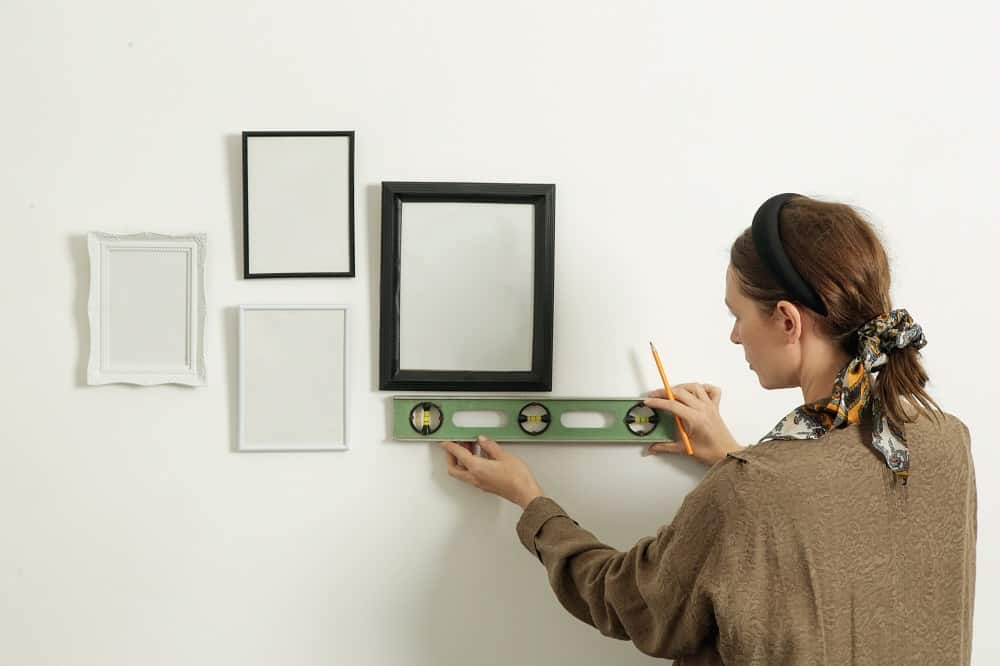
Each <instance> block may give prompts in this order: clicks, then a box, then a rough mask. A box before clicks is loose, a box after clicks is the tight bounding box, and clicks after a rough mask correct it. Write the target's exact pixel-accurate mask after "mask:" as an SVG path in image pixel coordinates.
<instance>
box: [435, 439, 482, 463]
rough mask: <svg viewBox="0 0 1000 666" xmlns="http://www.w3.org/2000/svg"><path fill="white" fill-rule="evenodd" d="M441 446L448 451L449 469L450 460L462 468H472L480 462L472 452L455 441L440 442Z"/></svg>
mask: <svg viewBox="0 0 1000 666" xmlns="http://www.w3.org/2000/svg"><path fill="white" fill-rule="evenodd" d="M441 447H442V448H443V449H444V450H445V451H447V452H448V455H449V458H448V466H449V469H450V468H451V465H452V461H454V462H455V464H456V465H457V466H459V467H461V468H463V469H472V468H473V467H474V466H475V465H477V464H479V462H480V460H479V458H478V457H477V456H476V455H475V454H474V453H472V452H471V451H469V449H467V448H465V447H464V446H463V445H461V444H458V443H456V442H441Z"/></svg>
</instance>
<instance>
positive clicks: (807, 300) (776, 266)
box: [752, 192, 826, 316]
mask: <svg viewBox="0 0 1000 666" xmlns="http://www.w3.org/2000/svg"><path fill="white" fill-rule="evenodd" d="M800 196H802V195H801V194H793V193H791V192H786V193H785V194H776V195H774V196H773V197H771V198H770V199H768V200H767V201H765V202H764V203H762V204H761V205H760V208H758V209H757V213H756V214H755V215H754V216H753V227H752V233H753V243H754V245H755V246H756V248H757V254H759V255H760V258H761V259H762V260H763V262H764V265H766V266H767V267H768V268H769V269H770V270H771V274H772V275H774V277H775V278H777V280H778V282H779V283H781V285H782V286H783V287H784V288H785V289H787V290H788V292H789V293H790V294H791V295H792V297H793V298H795V300H797V301H799V302H801V303H803V304H805V305H807V306H809V307H810V308H811V309H813V310H815V311H816V312H818V313H819V314H821V315H824V316H825V315H826V306H825V305H823V301H822V300H820V298H819V295H817V294H816V291H815V290H814V289H813V288H812V287H811V286H809V284H808V283H807V282H806V281H805V280H804V279H802V276H801V275H799V273H798V271H796V270H795V267H794V266H792V262H791V261H789V259H788V255H787V254H785V248H784V246H783V245H782V243H781V233H780V232H779V230H778V216H779V215H780V214H781V207H782V206H784V205H785V204H786V203H788V202H789V201H791V200H792V199H796V198H798V197H800Z"/></svg>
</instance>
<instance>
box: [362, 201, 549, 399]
mask: <svg viewBox="0 0 1000 666" xmlns="http://www.w3.org/2000/svg"><path fill="white" fill-rule="evenodd" d="M411 201H412V202H453V203H462V202H476V203H500V204H506V203H511V204H525V203H528V204H532V205H533V206H534V215H533V218H534V219H533V241H534V252H533V266H534V275H533V297H532V311H533V316H532V339H531V369H530V370H527V371H506V370H502V371H493V370H468V371H465V370H454V369H450V370H414V369H400V278H401V268H400V260H401V257H402V248H401V245H400V239H401V225H402V224H404V223H405V221H404V220H403V219H402V208H403V206H402V205H403V203H405V202H411ZM381 250H382V255H381V283H380V295H381V304H380V325H379V331H380V342H379V352H380V353H379V389H380V390H396V389H398V390H421V391H422V390H427V391H551V390H552V329H553V294H554V278H555V185H554V184H541V183H472V182H456V183H448V182H412V181H383V182H382V238H381ZM443 260H444V261H447V258H446V257H445V258H443ZM428 297H429V298H433V295H428ZM455 314H456V317H455V325H457V326H461V317H462V313H461V311H460V309H459V310H457V311H456V313H455Z"/></svg>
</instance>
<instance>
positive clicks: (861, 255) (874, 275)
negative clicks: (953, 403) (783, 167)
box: [726, 197, 936, 425]
mask: <svg viewBox="0 0 1000 666" xmlns="http://www.w3.org/2000/svg"><path fill="white" fill-rule="evenodd" d="M778 225H779V231H780V235H781V244H782V246H783V248H784V251H785V254H786V255H787V256H788V258H789V260H790V261H791V263H792V265H793V267H794V268H795V270H796V271H797V272H798V273H799V275H801V277H802V278H803V279H804V280H805V281H806V282H807V283H808V284H809V285H811V286H812V288H813V289H814V290H815V292H816V294H817V295H818V296H819V298H820V300H821V301H822V302H823V305H825V306H826V310H827V314H826V315H821V314H819V313H817V312H815V311H813V310H811V309H810V308H808V307H807V306H805V305H803V304H802V303H800V302H798V301H797V300H795V299H794V297H792V296H791V295H790V294H789V292H788V291H787V290H786V289H785V288H784V287H783V286H782V285H781V284H780V283H779V282H778V280H777V279H776V278H775V276H774V275H773V274H772V273H771V271H770V269H769V268H768V266H766V265H765V264H764V262H763V261H762V259H761V257H760V255H759V254H758V252H757V249H756V247H755V244H754V240H753V235H752V230H751V228H747V229H746V231H744V232H743V233H742V234H741V235H740V236H739V238H737V239H736V241H735V242H734V243H733V246H732V249H731V250H730V265H729V267H728V269H727V271H726V302H727V305H728V307H729V308H730V310H731V311H732V312H733V314H734V315H735V316H736V321H735V323H734V325H733V330H732V333H731V335H730V339H731V340H732V341H733V342H734V343H736V344H741V345H743V347H744V352H745V354H746V356H747V360H748V362H749V363H750V365H751V367H752V368H753V369H754V371H756V372H757V374H758V376H759V378H760V382H761V385H762V386H764V387H765V388H785V387H790V386H799V385H801V384H800V382H801V380H802V377H803V376H806V375H808V374H809V373H810V371H812V370H815V369H817V368H822V367H824V366H833V367H836V368H837V369H838V370H839V369H843V367H844V366H846V365H847V363H848V362H849V361H850V359H851V358H853V357H854V356H855V355H856V354H857V353H858V335H857V333H858V330H859V329H860V328H861V327H862V326H864V325H865V324H866V323H867V322H869V321H870V320H872V319H873V318H874V317H877V316H878V315H880V314H882V313H887V312H889V311H890V309H891V303H890V299H889V279H890V272H889V262H888V258H887V256H886V252H885V248H884V247H883V246H882V243H881V241H880V240H879V238H878V236H877V234H876V233H875V230H874V229H873V228H872V226H871V225H870V224H869V223H868V222H867V221H866V220H865V219H864V218H863V217H862V216H861V215H860V214H859V213H858V212H857V211H856V210H855V209H853V208H852V207H850V206H848V205H846V204H842V203H833V202H825V201H819V200H817V199H812V198H809V197H798V198H794V199H792V200H791V201H789V202H788V203H786V204H784V206H783V207H782V208H781V213H780V217H779V219H778ZM926 383H927V375H926V373H925V372H924V370H923V367H922V366H921V363H920V360H919V354H918V352H917V350H916V349H914V348H904V349H900V350H897V351H896V352H894V353H892V354H890V355H889V360H888V362H887V363H886V365H885V366H883V367H882V369H881V370H880V371H879V374H878V381H877V382H876V386H875V389H874V390H875V391H876V392H877V393H878V394H879V395H880V396H881V397H882V399H883V405H885V412H886V415H887V416H888V417H889V419H890V420H891V421H893V422H894V424H897V425H900V424H902V423H904V422H907V421H908V420H909V419H908V418H907V417H906V415H905V414H904V412H903V411H902V405H901V401H900V399H901V398H908V399H911V400H912V401H914V402H916V403H918V404H919V405H921V406H922V407H923V408H927V409H931V405H935V403H934V402H933V400H931V399H930V396H928V395H927V393H926V392H925V391H924V390H923V387H924V385H925V384H926ZM831 388H832V384H831V386H829V387H826V389H827V390H828V389H831ZM826 395H829V394H826ZM935 406H936V405H935ZM918 409H920V411H923V409H922V408H920V407H918Z"/></svg>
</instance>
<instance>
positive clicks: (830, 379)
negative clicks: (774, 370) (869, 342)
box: [799, 348, 851, 404]
mask: <svg viewBox="0 0 1000 666" xmlns="http://www.w3.org/2000/svg"><path fill="white" fill-rule="evenodd" d="M812 358H814V359H817V360H816V361H814V362H813V363H808V364H807V363H803V368H802V378H801V381H800V383H799V386H801V387H802V398H803V400H804V403H805V404H810V403H813V402H818V401H820V400H824V399H826V398H829V397H830V396H831V395H832V393H833V384H834V382H836V381H837V376H838V375H839V374H840V373H841V372H842V371H843V370H844V368H845V367H846V366H847V364H848V363H850V362H851V357H850V356H849V355H848V354H847V352H845V351H841V350H834V349H832V348H830V349H828V350H827V352H826V353H819V354H813V355H812Z"/></svg>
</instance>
